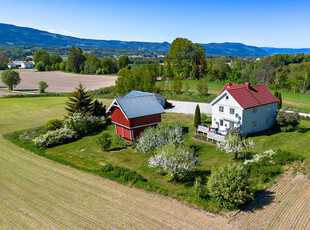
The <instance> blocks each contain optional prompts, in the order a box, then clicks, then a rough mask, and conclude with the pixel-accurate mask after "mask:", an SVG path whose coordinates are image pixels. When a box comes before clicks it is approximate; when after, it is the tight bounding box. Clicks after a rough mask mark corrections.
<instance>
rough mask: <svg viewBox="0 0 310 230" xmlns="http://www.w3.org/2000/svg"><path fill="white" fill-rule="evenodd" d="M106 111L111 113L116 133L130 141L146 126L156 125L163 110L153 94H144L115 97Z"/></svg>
mask: <svg viewBox="0 0 310 230" xmlns="http://www.w3.org/2000/svg"><path fill="white" fill-rule="evenodd" d="M107 112H110V113H111V121H112V123H114V124H115V131H116V134H118V135H120V136H121V137H123V138H124V139H125V140H127V141H129V142H132V141H133V140H134V139H135V138H137V137H138V136H139V135H140V134H141V133H142V132H143V131H144V130H145V129H146V128H148V127H157V125H158V124H159V123H160V122H161V114H163V113H165V110H164V109H163V107H162V106H161V105H160V104H159V103H158V101H157V99H156V97H155V96H154V95H145V96H138V97H122V98H116V99H114V100H113V102H112V103H111V105H110V106H109V108H108V110H107Z"/></svg>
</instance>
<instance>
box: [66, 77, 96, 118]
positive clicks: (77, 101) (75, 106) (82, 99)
mask: <svg viewBox="0 0 310 230" xmlns="http://www.w3.org/2000/svg"><path fill="white" fill-rule="evenodd" d="M92 101H93V97H92V96H91V95H90V94H89V93H88V92H87V91H85V88H84V87H83V85H82V83H80V84H79V87H78V88H75V91H73V92H72V93H71V97H69V98H68V101H67V103H66V105H67V107H66V110H67V111H68V115H69V116H70V115H72V114H73V113H82V114H86V113H92V111H93V104H92Z"/></svg>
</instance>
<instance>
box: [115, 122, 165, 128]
mask: <svg viewBox="0 0 310 230" xmlns="http://www.w3.org/2000/svg"><path fill="white" fill-rule="evenodd" d="M111 122H112V123H113V124H116V125H118V126H121V127H124V128H126V129H136V128H141V127H145V126H149V125H157V124H159V123H161V121H159V122H154V123H149V124H145V125H139V126H134V127H128V126H126V125H122V124H119V123H117V122H114V121H111Z"/></svg>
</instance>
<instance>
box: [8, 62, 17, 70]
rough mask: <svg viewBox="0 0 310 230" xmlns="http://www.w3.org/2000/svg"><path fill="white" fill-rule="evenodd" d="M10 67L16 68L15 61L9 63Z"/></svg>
mask: <svg viewBox="0 0 310 230" xmlns="http://www.w3.org/2000/svg"><path fill="white" fill-rule="evenodd" d="M8 68H9V69H15V68H16V65H15V63H13V62H10V63H8Z"/></svg>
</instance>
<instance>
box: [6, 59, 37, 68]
mask: <svg viewBox="0 0 310 230" xmlns="http://www.w3.org/2000/svg"><path fill="white" fill-rule="evenodd" d="M8 68H9V69H14V68H21V69H33V68H34V61H12V62H10V63H8Z"/></svg>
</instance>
